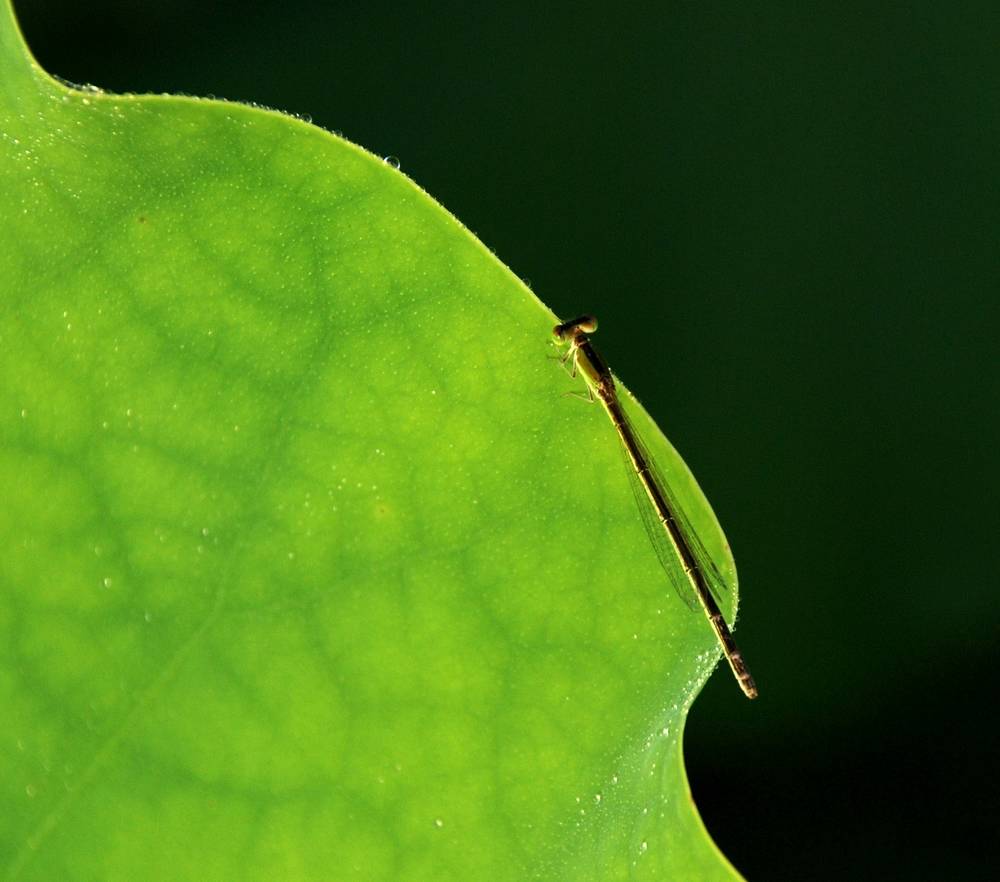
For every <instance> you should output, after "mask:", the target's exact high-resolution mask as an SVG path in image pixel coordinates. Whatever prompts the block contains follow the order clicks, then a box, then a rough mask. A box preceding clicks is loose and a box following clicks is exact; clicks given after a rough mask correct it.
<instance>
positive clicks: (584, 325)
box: [552, 315, 597, 340]
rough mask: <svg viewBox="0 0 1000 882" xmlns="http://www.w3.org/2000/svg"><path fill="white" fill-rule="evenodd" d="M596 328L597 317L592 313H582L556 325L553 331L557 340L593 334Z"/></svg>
mask: <svg viewBox="0 0 1000 882" xmlns="http://www.w3.org/2000/svg"><path fill="white" fill-rule="evenodd" d="M596 330H597V319H596V318H594V316H592V315H581V316H579V317H578V318H575V319H570V320H569V321H568V322H562V323H561V324H558V325H556V326H555V327H554V328H553V329H552V333H553V335H554V336H555V337H556V339H557V340H573V339H575V338H576V337H579V336H580V335H581V334H593V333H594V331H596Z"/></svg>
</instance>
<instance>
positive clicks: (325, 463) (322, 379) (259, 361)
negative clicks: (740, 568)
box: [0, 4, 737, 882]
mask: <svg viewBox="0 0 1000 882" xmlns="http://www.w3.org/2000/svg"><path fill="white" fill-rule="evenodd" d="M0 192H2V194H3V199H2V201H0V223H2V228H3V231H4V246H3V249H2V251H0V298H2V301H0V378H2V382H0V487H2V488H3V505H2V506H0V590H2V595H0V634H2V637H0V708H2V709H3V718H4V721H5V725H4V727H3V729H4V735H3V740H2V746H0V876H2V878H6V879H9V880H14V879H17V880H51V879H74V880H90V879H94V880H97V879H100V880H132V879H144V880H159V879H162V880H181V879H191V880H203V879H213V880H225V879H240V880H254V879H260V880H273V879H301V880H312V879H315V880H330V879H344V880H348V879H349V880H358V882H360V880H424V879H426V880H436V882H440V880H473V879H474V880H519V882H521V880H546V882H557V880H566V882H570V880H573V882H579V880H600V882H607V880H617V879H650V880H653V879H663V880H666V879H671V880H678V879H692V880H694V879H697V880H712V879H719V880H725V879H733V878H737V877H736V875H735V873H734V872H733V871H732V869H731V868H730V867H729V866H728V864H727V863H726V862H725V860H724V859H723V858H722V857H721V855H719V853H718V852H717V851H716V849H715V847H714V845H713V844H712V843H711V841H710V840H709V838H708V836H707V834H706V833H705V831H704V830H703V828H702V826H701V823H700V821H699V819H698V817H697V814H696V812H695V809H694V806H693V804H692V802H691V800H690V796H689V794H688V791H687V785H686V781H685V778H684V772H683V765H682V761H681V734H682V728H683V722H684V716H685V713H686V711H687V709H688V707H689V706H690V702H691V701H692V700H693V698H694V695H695V694H696V693H697V691H698V689H699V688H700V686H701V684H702V683H703V682H704V680H705V678H706V677H707V676H708V674H709V672H710V671H711V669H712V668H713V666H714V665H715V663H716V660H717V657H718V652H717V650H716V647H715V644H714V641H713V638H712V635H711V632H710V630H709V629H708V627H707V625H706V623H705V622H704V620H703V618H702V617H701V616H700V615H692V614H691V612H690V611H689V610H688V609H687V608H686V607H685V606H684V605H683V603H681V602H680V601H679V600H678V598H677V597H676V596H675V595H674V593H673V592H672V591H671V590H670V589H669V586H668V584H667V582H666V578H665V576H664V574H663V572H662V570H661V569H660V568H659V566H658V563H657V560H656V557H655V555H654V553H653V551H652V550H651V548H650V546H649V542H648V540H647V538H646V536H645V534H644V532H643V527H642V523H641V521H640V519H639V517H638V515H637V513H636V510H635V505H634V501H633V499H632V498H631V494H630V491H629V484H628V480H627V476H626V474H625V472H624V471H623V466H622V463H621V461H620V455H619V452H618V450H617V449H616V448H617V443H618V442H617V439H616V437H615V434H614V432H613V430H612V428H611V426H610V424H609V422H608V420H607V419H606V417H605V415H604V414H603V412H602V411H601V409H600V408H599V407H596V406H588V405H587V404H585V403H583V402H581V401H579V400H576V399H574V398H572V397H565V396H564V393H565V392H567V391H571V390H574V389H579V388H580V381H579V380H573V379H571V378H570V377H569V376H567V374H566V373H565V372H564V371H563V370H562V369H561V368H560V366H559V364H558V362H557V361H555V360H553V359H552V358H551V357H550V356H551V355H553V354H554V350H553V349H552V347H550V346H549V345H548V341H549V337H550V330H551V327H552V325H553V324H554V322H555V316H553V315H552V314H551V313H550V312H549V311H548V310H547V309H546V308H545V307H544V306H543V305H542V304H541V303H540V302H539V301H538V300H537V299H536V298H535V296H534V295H533V294H532V293H531V292H530V291H529V290H527V289H526V288H525V287H524V286H523V285H522V284H521V283H520V282H519V281H518V280H517V279H516V278H515V277H514V276H513V275H512V274H511V273H510V272H509V271H508V270H507V269H506V268H505V267H504V266H503V265H502V264H500V263H499V262H498V261H497V260H496V259H495V258H494V257H493V256H492V255H491V254H490V253H489V251H488V250H486V249H485V248H484V247H483V246H482V245H481V244H480V243H479V242H478V241H477V240H476V239H475V238H474V237H473V236H472V235H470V233H469V232H468V231H467V230H465V229H464V228H463V227H462V226H461V225H460V224H459V223H458V222H457V221H456V220H455V219H454V218H453V217H451V216H450V215H449V214H448V213H447V212H446V211H444V210H443V209H442V208H441V207H440V206H439V205H437V204H436V203H435V202H434V201H433V200H431V199H430V198H429V197H428V196H427V195H426V194H425V193H424V192H423V191H421V190H420V189H419V188H418V187H416V186H415V185H414V184H413V182H411V181H410V180H409V179H408V178H406V177H405V176H404V175H403V174H401V173H400V172H398V171H396V170H395V169H393V168H391V167H390V166H388V165H386V164H385V163H383V162H382V161H380V160H379V159H378V158H377V157H374V156H371V155H370V154H368V153H366V152H365V151H363V150H361V149H360V148H358V147H357V146H355V145H353V144H350V143H348V142H346V141H344V140H342V139H340V138H337V137H334V136H333V135H331V134H329V133H327V132H325V131H322V130H320V129H318V128H316V127H314V126H311V125H308V124H306V123H304V122H302V121H300V120H296V119H294V118H290V117H286V116H283V115H281V114H278V113H273V112H268V111H264V110H261V109H257V108H252V107H246V106H242V105H236V104H227V103H224V102H218V101H201V100H197V99H192V98H180V97H158V96H122V95H108V94H103V93H100V92H98V91H94V90H74V89H70V88H67V87H65V86H64V85H62V84H60V83H58V82H56V81H54V80H52V79H51V78H49V77H48V76H46V75H45V74H44V73H42V72H41V71H40V70H39V69H38V68H37V66H36V65H35V64H34V62H33V61H32V60H31V58H30V56H29V54H28V52H27V50H26V49H25V47H24V46H23V43H22V42H21V38H20V35H19V34H18V33H17V30H16V27H15V25H14V21H13V16H12V13H11V12H10V9H9V7H8V6H7V5H6V4H4V5H3V7H2V8H0ZM630 409H631V411H632V413H633V416H634V419H635V420H636V422H637V423H639V424H640V426H642V427H643V428H644V430H645V435H646V439H647V443H648V444H649V446H650V447H651V448H652V449H653V450H654V452H655V453H656V454H657V456H658V457H659V458H660V459H661V460H662V461H663V463H664V464H665V467H666V468H667V469H668V470H670V471H671V472H672V473H673V475H674V479H675V480H677V481H679V482H680V483H681V485H682V486H681V487H680V490H679V492H680V493H681V495H682V496H683V497H684V498H685V499H686V500H688V502H689V503H690V504H691V505H693V506H694V507H695V511H694V513H693V518H694V520H696V521H697V522H698V523H699V526H700V527H701V530H702V532H703V533H704V535H705V537H706V542H707V544H708V545H709V546H710V550H711V551H713V553H714V555H715V556H716V558H717V559H718V560H719V561H720V563H721V564H722V566H723V568H724V569H725V570H726V573H727V575H728V577H729V578H730V580H731V581H733V582H735V575H734V570H733V566H732V561H731V559H730V558H729V555H728V550H727V549H726V547H725V542H724V539H723V537H722V534H721V531H719V529H718V526H717V524H716V523H715V520H714V517H713V516H712V514H711V511H710V509H709V508H708V505H707V503H705V502H704V500H703V498H702V497H701V495H700V492H699V491H698V489H697V486H696V485H695V484H694V482H693V479H691V478H690V475H689V473H688V472H687V471H686V469H685V468H684V466H683V464H682V463H681V461H680V460H679V458H678V457H677V455H676V453H675V452H674V451H673V450H672V448H670V447H669V445H668V444H667V442H666V441H665V439H664V438H663V437H662V435H661V434H660V433H659V432H658V430H656V429H655V427H654V426H653V425H652V424H651V423H650V422H649V419H648V417H647V416H646V415H645V413H644V412H642V411H641V409H640V408H638V406H637V405H634V404H631V405H630ZM727 612H730V613H731V612H732V610H727ZM735 700H737V697H736V693H735V686H734V701H735Z"/></svg>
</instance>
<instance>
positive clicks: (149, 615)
mask: <svg viewBox="0 0 1000 882" xmlns="http://www.w3.org/2000/svg"><path fill="white" fill-rule="evenodd" d="M142 617H143V618H144V619H145V620H146V621H147V622H151V621H153V614H152V613H151V612H150V611H149V610H148V609H147V610H146V611H145V612H144V613H143V614H142Z"/></svg>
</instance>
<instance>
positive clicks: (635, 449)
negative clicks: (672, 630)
mask: <svg viewBox="0 0 1000 882" xmlns="http://www.w3.org/2000/svg"><path fill="white" fill-rule="evenodd" d="M596 330H597V319H595V318H594V317H593V316H592V315H584V316H580V317H579V318H575V319H573V320H572V321H568V322H563V323H562V324H559V325H556V326H555V328H554V329H553V333H554V334H555V337H556V339H557V340H559V341H560V342H562V343H567V344H569V349H568V350H567V352H566V355H565V357H564V362H565V361H569V360H572V362H573V375H574V376H575V375H576V373H577V372H579V373H580V374H582V375H583V378H584V380H586V382H587V387H588V390H589V392H590V396H591V398H595V397H596V398H597V400H598V401H600V402H601V404H602V405H603V406H604V410H605V411H607V414H608V416H609V417H610V418H611V423H612V425H614V427H615V430H616V431H617V432H618V437H619V438H620V439H621V442H622V446H623V447H624V449H625V454H626V457H627V459H628V465H629V477H630V478H631V479H632V489H633V490H634V491H635V500H636V504H637V505H638V506H639V512H640V514H641V515H642V519H643V523H644V524H645V526H646V531H647V532H648V533H649V538H650V541H651V542H652V544H653V547H654V548H655V549H656V554H657V557H659V559H660V563H661V564H662V565H663V568H664V570H666V572H667V575H668V576H669V578H670V582H671V584H672V585H673V586H674V588H675V589H676V591H677V593H678V594H680V596H681V598H682V599H684V601H685V602H686V603H687V604H688V606H690V607H691V608H692V609H697V606H698V605H700V606H701V608H702V610H704V612H705V615H706V616H707V617H708V621H709V624H710V625H711V626H712V630H713V631H714V632H715V636H716V637H717V638H718V639H719V643H720V644H721V645H722V651H723V653H725V656H726V661H728V662H729V667H730V668H732V671H733V675H734V676H735V677H736V681H737V682H738V683H739V684H740V688H741V689H742V690H743V692H744V694H745V695H746V696H747V698H756V697H757V686H756V684H755V683H754V681H753V677H752V676H750V671H749V670H748V669H747V666H746V663H745V662H744V661H743V655H742V654H741V653H740V651H739V649H738V648H737V646H736V642H735V641H734V640H733V635H732V632H730V630H729V626H728V625H727V624H726V620H725V618H723V616H722V612H721V611H720V610H719V604H718V601H717V597H718V596H719V595H722V594H724V593H725V592H727V591H728V586H727V585H726V582H725V580H724V579H723V578H722V575H721V574H720V573H719V570H718V568H717V567H716V565H715V563H714V562H713V560H712V558H711V556H710V555H709V553H708V552H707V551H706V549H705V546H704V544H703V543H702V542H701V540H700V539H699V538H698V534H697V533H696V531H695V530H694V528H693V527H692V524H691V521H690V519H689V518H688V516H687V515H686V514H685V512H684V509H683V507H682V506H681V505H680V502H679V500H678V498H677V495H676V493H674V492H673V490H672V489H671V487H670V484H669V483H668V482H667V481H666V480H665V479H664V476H663V473H662V472H661V471H660V469H658V468H657V466H656V463H655V462H654V461H653V458H652V456H650V454H649V451H648V449H647V448H646V446H645V445H644V444H643V443H642V440H641V438H640V437H639V434H638V432H636V430H635V427H634V426H633V425H632V423H631V421H630V420H629V418H628V416H627V415H626V413H625V411H624V410H623V409H622V406H621V402H620V401H619V399H618V390H617V388H616V387H615V380H614V377H613V376H612V374H611V370H610V369H609V368H608V366H607V364H606V363H605V361H604V359H603V358H601V356H600V355H598V353H597V350H595V349H594V346H593V344H592V343H591V342H590V338H589V337H588V335H589V334H592V333H593V332H594V331H596ZM692 595H693V598H694V599H693V600H692Z"/></svg>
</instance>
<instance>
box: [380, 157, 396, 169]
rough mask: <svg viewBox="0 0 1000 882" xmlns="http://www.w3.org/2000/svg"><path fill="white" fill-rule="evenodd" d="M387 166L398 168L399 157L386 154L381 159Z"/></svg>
mask: <svg viewBox="0 0 1000 882" xmlns="http://www.w3.org/2000/svg"><path fill="white" fill-rule="evenodd" d="M382 162H384V163H385V164H386V165H387V166H389V168H399V157H398V156H386V157H384V158H383V159H382Z"/></svg>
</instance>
